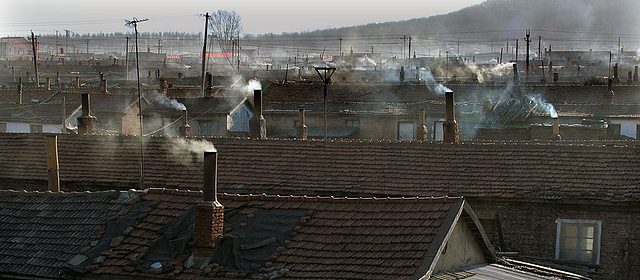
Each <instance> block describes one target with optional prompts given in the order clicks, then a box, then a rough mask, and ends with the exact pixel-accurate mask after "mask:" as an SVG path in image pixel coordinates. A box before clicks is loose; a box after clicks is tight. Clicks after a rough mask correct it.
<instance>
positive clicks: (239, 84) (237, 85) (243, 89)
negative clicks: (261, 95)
mask: <svg viewBox="0 0 640 280" xmlns="http://www.w3.org/2000/svg"><path fill="white" fill-rule="evenodd" d="M231 89H232V90H234V91H237V92H240V93H242V94H243V96H245V97H251V96H253V91H254V90H257V89H260V90H261V89H262V83H260V81H259V80H257V79H251V80H249V82H246V81H245V80H244V78H243V77H242V76H234V77H233V78H232V80H231Z"/></svg>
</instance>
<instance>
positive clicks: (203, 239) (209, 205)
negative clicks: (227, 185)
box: [192, 151, 224, 257]
mask: <svg viewBox="0 0 640 280" xmlns="http://www.w3.org/2000/svg"><path fill="white" fill-rule="evenodd" d="M217 161H218V153H217V152H216V151H205V152H204V176H203V179H204V182H203V189H202V192H203V199H202V202H201V203H199V204H198V205H196V210H195V224H194V230H193V243H192V246H193V254H194V255H195V256H197V257H208V256H211V254H212V253H213V249H214V248H215V246H216V242H217V241H218V240H220V238H222V234H223V232H224V206H222V204H221V203H220V202H218V197H217V187H218V186H217V179H218V178H217V176H218V167H217Z"/></svg>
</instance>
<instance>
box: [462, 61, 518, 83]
mask: <svg viewBox="0 0 640 280" xmlns="http://www.w3.org/2000/svg"><path fill="white" fill-rule="evenodd" d="M467 67H468V68H469V70H471V72H473V73H474V74H475V75H476V77H477V78H478V82H479V83H484V82H485V81H490V80H492V79H493V78H495V77H506V76H508V75H511V69H513V63H500V64H496V65H495V66H492V67H486V68H485V67H479V66H478V65H477V64H475V63H468V64H467Z"/></svg>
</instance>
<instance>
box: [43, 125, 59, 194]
mask: <svg viewBox="0 0 640 280" xmlns="http://www.w3.org/2000/svg"><path fill="white" fill-rule="evenodd" d="M46 146H47V178H48V190H49V191H51V192H60V169H59V165H58V136H57V135H47V140H46Z"/></svg>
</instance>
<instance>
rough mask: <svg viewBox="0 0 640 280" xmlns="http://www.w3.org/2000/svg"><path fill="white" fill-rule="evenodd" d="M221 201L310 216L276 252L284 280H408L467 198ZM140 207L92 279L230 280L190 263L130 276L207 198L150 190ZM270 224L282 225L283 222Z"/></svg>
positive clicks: (231, 206)
mask: <svg viewBox="0 0 640 280" xmlns="http://www.w3.org/2000/svg"><path fill="white" fill-rule="evenodd" d="M220 197H221V202H222V204H223V205H224V207H225V211H237V212H239V213H252V212H254V211H255V209H286V210H293V209H299V210H306V211H307V213H309V215H308V216H304V217H302V219H301V221H300V226H297V227H296V228H295V230H294V232H293V233H291V234H290V239H289V240H288V241H286V242H285V244H286V246H285V248H283V250H277V251H276V252H273V255H272V256H273V258H272V262H273V264H272V265H273V267H272V268H273V269H271V270H268V271H277V272H281V271H283V272H282V274H284V277H283V279H389V277H397V278H399V279H409V277H410V276H411V275H413V274H414V273H415V272H416V270H417V268H418V266H419V265H420V263H421V261H422V260H423V258H424V256H425V252H426V251H427V249H428V248H429V246H430V245H431V243H432V240H433V239H434V236H435V234H436V232H437V231H438V229H440V227H441V226H443V221H444V219H445V217H447V215H448V214H449V213H450V210H451V209H452V208H453V207H454V205H458V207H460V205H461V204H459V203H460V202H461V198H416V197H413V198H403V199H401V198H397V199H395V198H332V197H301V196H271V195H257V196H253V195H252V196H248V195H230V194H224V195H220ZM142 199H143V200H145V201H152V202H154V203H151V204H150V205H151V206H150V207H149V211H147V212H145V213H144V214H143V216H144V217H143V218H142V219H141V220H140V223H138V224H137V225H136V226H135V227H134V229H133V230H131V231H130V232H129V233H128V234H127V236H126V237H125V239H124V241H123V242H122V244H120V245H119V246H117V247H115V248H114V249H113V251H114V253H113V254H110V255H109V256H108V257H107V258H106V260H105V261H104V263H103V264H101V265H100V266H99V267H98V268H97V269H95V270H93V272H92V273H95V274H103V275H128V276H132V277H149V278H177V279H211V278H212V277H213V279H227V278H232V277H231V276H229V272H228V271H225V270H220V271H216V272H213V273H211V272H209V273H204V272H203V270H201V269H200V268H197V267H191V268H186V267H185V268H183V267H182V266H181V264H182V263H183V262H184V261H185V259H186V257H185V256H179V257H178V258H177V259H176V260H174V262H173V263H174V264H175V265H177V266H176V267H179V268H177V269H176V270H177V271H176V270H171V271H163V272H162V273H157V274H151V273H141V272H140V271H139V270H137V269H132V268H131V266H132V265H133V264H132V263H133V262H132V261H131V259H132V258H134V257H135V256H137V255H139V254H143V253H144V252H145V251H146V250H147V249H148V247H149V246H150V245H151V244H152V243H153V242H154V240H155V239H157V238H158V237H159V236H160V235H162V233H161V229H162V228H166V227H167V226H168V225H169V224H171V223H172V222H174V221H175V219H176V218H177V217H178V216H179V215H180V214H182V213H184V211H185V209H188V208H189V207H191V206H194V205H195V204H197V203H198V202H199V201H201V199H202V198H201V192H187V191H177V190H169V189H150V190H149V193H148V194H147V195H143V196H142ZM270 222H271V223H273V224H274V225H277V224H279V223H278V221H277V220H273V221H270ZM225 228H226V225H225ZM265 265H270V264H265ZM127 266H129V267H130V268H126V267H127ZM265 271H267V270H265ZM264 273H265V274H268V273H267V272H264ZM232 274H233V273H232ZM282 274H280V275H282ZM214 276H215V277H214ZM226 276H229V277H226ZM249 276H251V275H250V274H249ZM253 276H256V277H258V276H259V275H255V274H254V275H253ZM254 279H255V278H254ZM259 279H268V278H259Z"/></svg>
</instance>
